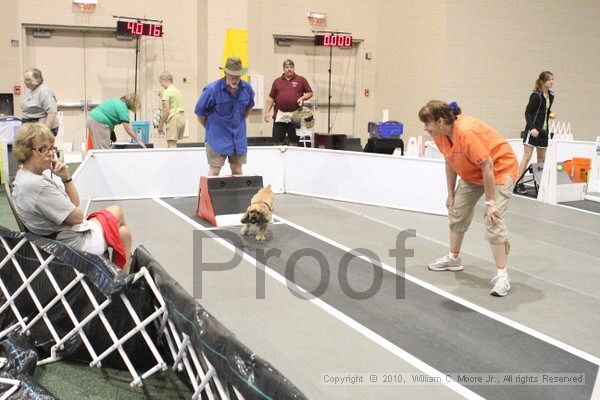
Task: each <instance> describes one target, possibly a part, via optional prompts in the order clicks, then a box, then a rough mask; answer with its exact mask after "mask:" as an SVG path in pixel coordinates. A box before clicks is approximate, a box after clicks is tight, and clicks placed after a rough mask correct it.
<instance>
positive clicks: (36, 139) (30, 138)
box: [13, 123, 131, 272]
mask: <svg viewBox="0 0 600 400" xmlns="http://www.w3.org/2000/svg"><path fill="white" fill-rule="evenodd" d="M53 146H54V135H52V133H51V132H50V130H49V129H48V128H47V127H46V126H45V125H43V124H40V123H34V124H25V125H23V126H22V127H21V128H20V129H19V132H18V133H17V137H16V139H15V142H14V144H13V153H14V155H15V158H16V159H17V161H18V162H19V163H20V164H22V167H21V169H20V170H19V171H18V172H17V176H16V177H15V181H14V183H13V198H14V202H15V206H16V209H17V213H18V214H19V216H20V217H21V219H22V220H23V223H24V225H25V226H26V227H27V229H29V230H30V231H31V232H32V233H34V234H36V235H38V236H43V237H46V238H50V239H55V240H58V241H61V242H63V243H65V244H67V245H69V246H71V247H73V248H75V249H77V250H82V251H86V252H88V253H93V254H98V255H102V254H104V252H105V251H106V250H107V248H108V247H109V246H110V247H112V248H113V261H114V262H115V264H117V265H118V266H119V267H121V268H123V269H124V271H125V272H129V265H130V262H131V232H130V231H129V228H127V226H126V225H125V218H124V216H123V211H122V210H121V207H119V206H116V205H115V206H109V207H107V208H105V209H103V210H100V211H97V212H95V213H93V214H91V215H90V216H88V220H87V221H86V219H85V218H84V214H83V211H82V210H81V209H80V208H79V194H78V192H77V188H76V187H75V185H74V183H73V179H72V178H71V175H70V174H69V170H68V168H67V166H66V164H64V163H62V162H59V161H57V160H56V157H55V156H56V147H53ZM45 170H50V171H51V173H52V174H54V175H56V176H58V177H59V178H60V179H61V180H62V182H63V184H64V188H62V187H61V186H60V185H59V184H58V183H57V182H56V181H54V180H53V179H51V178H49V177H48V176H46V175H44V174H43V172H44V171H45Z"/></svg>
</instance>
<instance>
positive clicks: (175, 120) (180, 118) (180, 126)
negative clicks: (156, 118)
mask: <svg viewBox="0 0 600 400" xmlns="http://www.w3.org/2000/svg"><path fill="white" fill-rule="evenodd" d="M165 131H166V135H165V136H166V139H167V140H181V139H182V138H183V133H184V132H185V116H184V115H183V113H177V114H175V115H173V116H172V117H171V118H170V119H169V120H168V121H167V123H166V124H165Z"/></svg>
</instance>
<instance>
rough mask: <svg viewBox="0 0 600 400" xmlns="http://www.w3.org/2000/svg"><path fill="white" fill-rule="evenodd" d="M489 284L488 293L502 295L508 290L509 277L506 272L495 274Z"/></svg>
mask: <svg viewBox="0 0 600 400" xmlns="http://www.w3.org/2000/svg"><path fill="white" fill-rule="evenodd" d="M491 284H492V290H490V294H491V295H492V296H498V297H504V296H506V295H507V294H508V292H509V290H510V277H509V276H508V274H504V275H496V276H495V277H494V278H493V279H492V282H491Z"/></svg>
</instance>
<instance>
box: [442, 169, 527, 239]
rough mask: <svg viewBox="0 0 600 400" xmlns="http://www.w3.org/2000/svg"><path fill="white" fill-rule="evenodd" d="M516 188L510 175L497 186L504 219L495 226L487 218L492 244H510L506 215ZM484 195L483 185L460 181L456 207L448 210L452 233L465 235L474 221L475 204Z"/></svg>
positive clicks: (487, 228)
mask: <svg viewBox="0 0 600 400" xmlns="http://www.w3.org/2000/svg"><path fill="white" fill-rule="evenodd" d="M514 186H515V183H514V182H513V179H512V177H511V176H510V175H508V174H507V175H506V178H505V179H504V184H502V185H496V199H495V201H496V208H497V209H498V210H500V212H501V213H502V218H501V219H498V220H496V224H495V225H493V226H492V224H491V223H490V221H489V220H488V219H487V218H486V219H485V238H486V240H487V241H489V242H490V243H494V244H502V243H508V229H507V228H506V221H505V214H506V208H507V206H508V201H509V200H510V198H511V197H512V193H513V188H514ZM483 194H484V187H483V185H476V184H474V183H470V182H467V181H465V180H463V179H461V180H460V182H459V183H458V186H457V188H456V192H455V193H454V207H452V208H450V209H449V210H448V219H449V221H450V230H451V231H453V232H458V233H464V232H466V231H467V230H468V229H469V225H471V221H472V220H473V212H474V208H475V204H477V201H479V199H480V198H481V196H483Z"/></svg>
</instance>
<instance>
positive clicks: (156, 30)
mask: <svg viewBox="0 0 600 400" xmlns="http://www.w3.org/2000/svg"><path fill="white" fill-rule="evenodd" d="M161 30H162V26H160V25H150V36H160V34H161Z"/></svg>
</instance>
